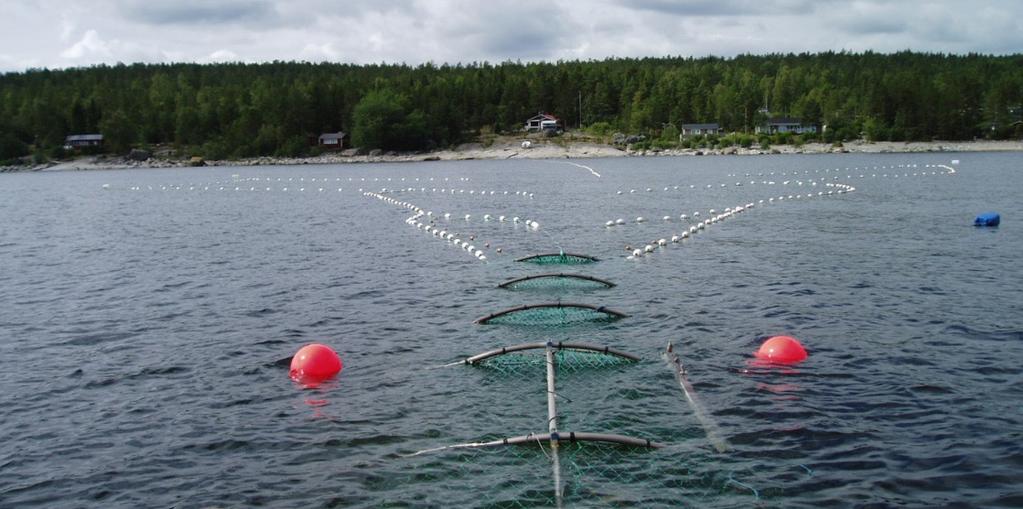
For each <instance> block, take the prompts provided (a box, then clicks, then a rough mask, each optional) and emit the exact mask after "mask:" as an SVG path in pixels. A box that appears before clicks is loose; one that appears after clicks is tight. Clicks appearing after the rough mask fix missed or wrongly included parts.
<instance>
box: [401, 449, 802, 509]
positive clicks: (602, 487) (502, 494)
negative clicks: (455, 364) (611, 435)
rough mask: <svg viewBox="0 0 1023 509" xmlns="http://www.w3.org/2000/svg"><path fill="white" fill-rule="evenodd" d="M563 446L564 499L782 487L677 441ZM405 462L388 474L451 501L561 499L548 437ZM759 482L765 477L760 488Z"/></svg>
mask: <svg viewBox="0 0 1023 509" xmlns="http://www.w3.org/2000/svg"><path fill="white" fill-rule="evenodd" d="M562 435H563V437H564V434H562ZM491 438H492V439H496V438H497V437H491ZM557 454H558V465H559V467H560V468H559V474H560V477H561V500H560V502H561V505H562V506H563V507H654V506H656V507H678V506H686V505H687V504H688V505H696V506H699V505H700V503H701V502H702V503H705V504H708V505H714V506H717V507H748V506H750V505H753V504H756V503H757V501H758V499H760V497H762V496H764V495H765V494H767V495H774V496H777V495H778V493H776V492H777V490H763V489H762V488H763V485H762V484H763V483H764V480H763V479H758V476H756V475H755V474H754V473H753V472H751V471H748V470H742V471H734V470H731V469H729V467H728V466H727V465H722V464H720V463H717V464H716V466H712V465H707V464H706V463H707V462H706V461H697V460H696V459H695V458H691V457H687V456H680V455H679V453H678V451H673V450H671V449H650V448H646V447H637V446H630V445H620V444H614V443H608V442H570V441H567V440H564V438H563V439H562V441H561V442H560V443H559V446H558V452H557ZM405 462H406V463H405V465H404V466H405V467H406V468H408V469H409V470H410V471H405V472H404V473H403V474H404V475H400V476H391V477H389V479H390V480H391V482H395V481H396V480H397V479H402V480H401V481H399V482H401V483H402V487H403V489H402V492H403V493H406V494H410V493H417V492H421V490H422V488H423V486H422V484H429V485H432V486H434V487H435V488H439V491H440V492H442V493H444V500H445V505H447V506H449V507H494V508H497V507H512V508H518V507H557V505H558V502H559V501H558V497H557V496H556V491H555V489H556V488H555V482H554V470H555V469H554V464H553V451H552V449H551V445H550V441H549V440H547V439H546V438H545V437H544V438H540V439H538V440H537V441H536V442H530V443H528V444H520V445H507V446H493V447H480V448H471V449H455V450H449V451H441V452H438V453H435V454H432V455H430V456H429V457H425V456H420V457H416V458H410V459H407V460H405ZM794 474H796V475H798V472H796V471H794ZM437 485H442V486H437ZM756 485H761V486H760V488H761V490H760V491H758V489H757V487H756ZM765 491H766V493H765ZM420 502H421V501H420Z"/></svg>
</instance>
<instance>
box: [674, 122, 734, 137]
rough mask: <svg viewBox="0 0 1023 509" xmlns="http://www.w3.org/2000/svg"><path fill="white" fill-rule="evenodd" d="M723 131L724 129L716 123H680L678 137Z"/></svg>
mask: <svg viewBox="0 0 1023 509" xmlns="http://www.w3.org/2000/svg"><path fill="white" fill-rule="evenodd" d="M723 132H725V130H724V129H722V128H721V126H719V125H717V124H682V134H680V135H679V137H680V138H688V137H690V136H702V135H706V134H721V133H723Z"/></svg>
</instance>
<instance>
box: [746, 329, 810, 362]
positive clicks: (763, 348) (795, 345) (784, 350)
mask: <svg viewBox="0 0 1023 509" xmlns="http://www.w3.org/2000/svg"><path fill="white" fill-rule="evenodd" d="M755 355H756V356H757V359H760V360H762V361H768V362H774V363H777V364H795V363H797V362H802V361H804V360H806V350H805V349H804V348H803V345H801V344H800V343H799V340H798V339H796V338H793V337H791V336H773V337H770V338H768V339H767V341H764V344H762V345H760V350H757V352H756V354H755Z"/></svg>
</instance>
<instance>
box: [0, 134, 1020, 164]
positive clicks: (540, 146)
mask: <svg viewBox="0 0 1023 509" xmlns="http://www.w3.org/2000/svg"><path fill="white" fill-rule="evenodd" d="M1011 151H1019V152H1023V141H1021V140H1003V141H988V140H983V141H931V142H890V141H880V142H866V141H851V142H846V143H844V144H843V145H842V146H839V147H836V146H833V145H831V144H829V143H806V144H804V145H801V146H795V145H773V146H771V147H769V148H767V149H766V150H765V149H762V148H760V147H751V148H742V147H725V148H719V149H672V150H645V151H635V150H629V149H623V148H619V147H616V146H613V145H606V144H600V143H594V142H580V141H573V142H563V141H561V142H559V140H553V141H547V140H543V141H541V142H535V141H531V144H530V146H529V147H528V148H525V147H523V146H522V140H519V139H515V140H514V141H503V142H495V143H493V144H491V145H489V146H484V145H482V144H480V143H466V144H463V145H459V146H458V147H455V148H451V149H446V150H440V151H435V152H425V153H414V154H403V153H394V152H380V151H373V152H370V153H369V154H357V153H355V151H344V152H334V153H328V154H323V155H319V156H314V157H303V158H286V157H256V158H249V159H240V160H213V161H205V164H206V165H207V166H268V165H307V164H351V163H395V162H421V161H460V160H473V159H565V158H569V159H587V158H602V157H667V156H706V155H747V156H753V155H765V154H830V153H860V154H863V153H869V154H882V153H920V152H1011ZM188 166H190V163H189V160H188V159H161V158H150V159H149V160H146V161H132V160H129V159H127V158H124V157H115V156H108V155H100V156H84V157H79V158H76V159H72V160H65V161H55V162H50V163H46V164H41V165H30V166H6V167H0V171H3V172H17V171H83V170H101V169H127V168H178V167H188Z"/></svg>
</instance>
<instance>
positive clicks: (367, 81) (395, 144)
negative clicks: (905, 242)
mask: <svg viewBox="0 0 1023 509" xmlns="http://www.w3.org/2000/svg"><path fill="white" fill-rule="evenodd" d="M540 111H544V112H549V113H551V114H554V115H556V116H558V117H560V118H562V119H563V120H564V121H565V123H566V126H567V127H568V128H569V129H570V130H571V129H578V130H581V131H582V132H588V133H591V134H594V135H597V136H605V137H608V139H610V135H611V134H612V133H616V132H620V133H625V134H641V135H644V136H645V137H646V138H647V139H649V140H659V141H660V143H662V144H667V145H671V144H674V143H677V142H678V139H677V133H678V129H679V128H680V126H681V124H684V123H704V122H716V123H719V124H720V125H721V127H723V128H724V129H725V131H726V132H729V133H737V134H736V135H733V136H738V134H742V135H743V136H744V137H747V142H748V141H749V138H753V135H752V133H753V132H754V130H755V127H756V126H757V125H760V124H761V123H763V122H764V121H765V120H766V119H767V118H768V117H769V116H770V117H775V116H786V117H794V118H798V119H801V120H802V121H803V122H804V123H812V124H816V125H819V126H822V127H823V126H826V129H824V130H823V132H818V133H817V134H808V135H802V136H798V137H796V138H797V139H796V140H795V141H797V142H801V141H809V139H815V140H819V141H824V142H831V143H840V142H841V141H843V140H851V139H860V138H866V139H868V140H890V141H903V140H906V141H910V140H934V139H939V140H963V139H975V138H994V139H1005V138H1019V137H1021V136H1023V128H1021V122H1020V121H1021V114H1023V55H1008V56H993V55H979V54H970V55H948V54H931V53H914V52H901V53H894V54H881V53H872V52H866V53H848V52H837V53H836V52H827V53H816V54H773V55H740V56H736V57H731V58H718V57H706V58H686V57H667V58H639V59H636V58H611V59H606V60H593V61H559V62H536V63H522V62H504V63H498V64H492V63H473V64H458V65H435V64H424V65H418V66H409V65H402V64H380V65H351V64H340V63H307V62H272V63H263V64H244V63H227V64H186V63H181V64H132V65H122V64H118V65H112V66H109V65H100V66H94V67H88V68H70V69H63V70H47V69H32V70H28V71H25V72H15V73H6V74H3V75H0V161H12V160H35V161H37V162H38V161H44V160H47V159H50V158H60V157H63V156H64V155H66V154H65V153H64V149H63V148H62V147H63V145H64V139H65V136H67V135H69V134H80V133H101V134H102V135H103V136H104V146H103V148H102V150H103V151H105V152H109V153H112V154H123V153H126V152H127V151H128V150H130V149H132V148H136V147H137V148H148V147H154V146H164V147H173V148H174V149H175V150H176V151H177V152H178V153H179V154H181V155H182V156H187V155H200V156H203V157H206V158H208V159H226V158H243V157H251V156H263V155H275V156H303V155H311V154H315V153H317V151H318V148H317V147H316V143H315V142H316V138H317V136H318V135H319V134H320V133H324V132H336V131H343V132H345V133H346V134H347V137H346V139H345V144H346V145H347V146H354V147H360V148H362V149H371V148H380V149H385V150H397V151H422V150H431V149H438V148H444V147H450V146H453V145H456V144H458V143H462V142H466V141H472V140H477V139H479V137H480V135H481V134H482V133H486V134H494V133H517V132H521V131H522V126H523V122H524V121H525V120H526V119H528V118H529V117H531V116H533V115H535V114H536V113H537V112H540ZM760 141H764V140H760ZM771 141H774V142H778V141H779V140H771ZM780 141H782V142H785V141H791V140H780Z"/></svg>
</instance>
